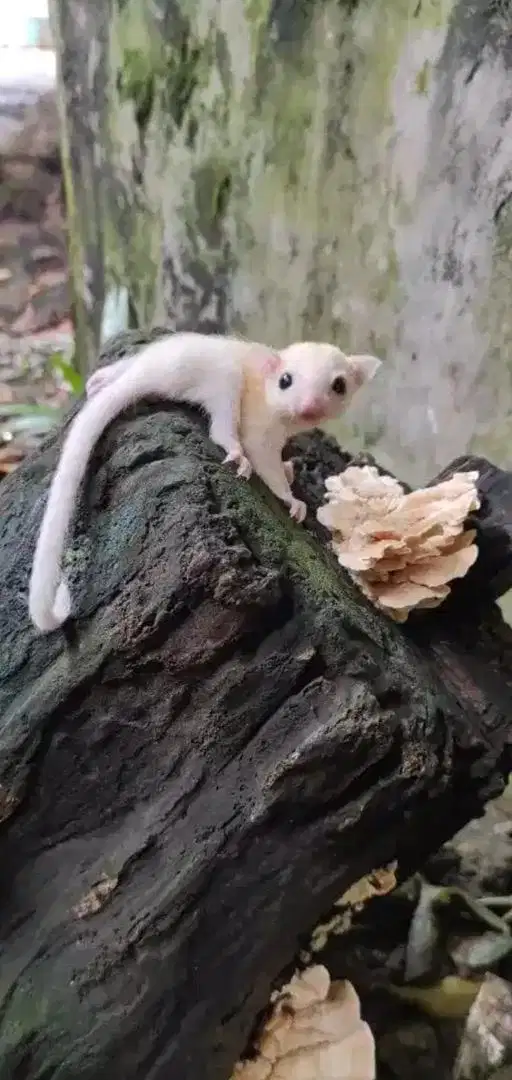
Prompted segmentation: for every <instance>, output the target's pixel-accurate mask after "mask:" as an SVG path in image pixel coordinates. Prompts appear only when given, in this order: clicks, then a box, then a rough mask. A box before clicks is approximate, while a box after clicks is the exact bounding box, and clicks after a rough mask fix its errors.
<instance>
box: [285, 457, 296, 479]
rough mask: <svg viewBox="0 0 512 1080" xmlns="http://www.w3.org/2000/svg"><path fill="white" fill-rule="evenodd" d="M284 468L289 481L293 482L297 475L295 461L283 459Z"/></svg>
mask: <svg viewBox="0 0 512 1080" xmlns="http://www.w3.org/2000/svg"><path fill="white" fill-rule="evenodd" d="M283 468H284V472H285V476H286V479H287V481H288V483H289V484H293V480H294V476H295V467H294V464H293V461H283Z"/></svg>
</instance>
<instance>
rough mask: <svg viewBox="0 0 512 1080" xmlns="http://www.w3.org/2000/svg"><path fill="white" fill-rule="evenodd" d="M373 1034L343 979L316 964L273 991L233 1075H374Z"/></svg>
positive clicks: (303, 1078)
mask: <svg viewBox="0 0 512 1080" xmlns="http://www.w3.org/2000/svg"><path fill="white" fill-rule="evenodd" d="M375 1075H376V1072H375V1040H374V1037H373V1034H372V1032H371V1030H370V1028H369V1026H368V1024H367V1023H366V1022H365V1021H364V1020H362V1019H361V1006H360V1003H359V998H358V996H357V993H356V991H355V990H354V987H353V986H352V984H351V983H350V982H348V981H347V980H340V981H337V980H335V981H333V982H331V978H330V975H329V972H328V971H327V968H325V967H324V966H323V965H322V964H315V965H312V966H311V967H309V968H306V970H305V971H302V972H300V973H298V974H295V975H294V976H293V977H292V979H290V982H289V983H287V984H286V985H285V986H283V987H282V989H281V990H280V991H278V992H276V993H274V994H273V995H272V1008H271V1013H270V1016H269V1017H268V1019H267V1020H266V1022H265V1024H264V1026H263V1030H262V1032H261V1034H260V1036H259V1038H258V1040H257V1043H256V1047H255V1054H254V1056H252V1057H251V1059H248V1060H246V1061H241V1062H238V1063H237V1065H236V1066H235V1070H234V1072H233V1075H232V1077H231V1080H375Z"/></svg>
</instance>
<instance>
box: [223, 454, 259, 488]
mask: <svg viewBox="0 0 512 1080" xmlns="http://www.w3.org/2000/svg"><path fill="white" fill-rule="evenodd" d="M231 462H235V464H236V465H238V469H237V470H236V475H237V476H240V477H241V478H242V479H244V480H248V479H249V477H250V476H251V474H252V465H251V463H250V461H249V458H248V457H246V456H245V454H244V452H243V450H242V447H241V446H237V447H235V448H234V449H233V450H230V451H229V453H228V454H226V457H225V458H224V462H223V464H224V465H229V464H231Z"/></svg>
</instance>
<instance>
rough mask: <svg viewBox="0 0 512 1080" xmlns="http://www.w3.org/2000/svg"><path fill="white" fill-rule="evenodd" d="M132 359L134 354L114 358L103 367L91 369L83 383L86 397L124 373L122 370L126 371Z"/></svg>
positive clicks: (91, 395) (92, 395)
mask: <svg viewBox="0 0 512 1080" xmlns="http://www.w3.org/2000/svg"><path fill="white" fill-rule="evenodd" d="M134 359H135V357H134V356H128V357H125V358H124V359H123V360H116V361H115V363H113V364H105V366H104V367H100V368H98V370H97V371H93V373H92V375H90V376H89V378H88V379H87V382H86V384H85V392H86V394H87V397H88V398H90V397H94V395H95V394H97V393H98V391H99V390H103V388H104V387H105V386H108V385H109V384H110V383H112V382H114V381H115V380H116V379H118V378H119V376H120V375H124V372H125V371H128V368H129V367H130V366H131V364H132V363H133V361H134Z"/></svg>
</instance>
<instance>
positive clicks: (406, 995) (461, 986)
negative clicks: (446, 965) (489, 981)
mask: <svg viewBox="0 0 512 1080" xmlns="http://www.w3.org/2000/svg"><path fill="white" fill-rule="evenodd" d="M480 986H481V982H480V981H478V982H475V981H473V979H461V978H460V976H458V975H446V976H445V978H444V979H441V980H440V982H438V983H435V984H434V986H393V985H392V984H388V986H387V990H388V992H389V993H390V994H392V995H393V997H397V998H401V1000H402V1001H406V1002H408V1003H409V1004H410V1005H416V1006H417V1007H418V1008H419V1009H422V1011H423V1012H426V1013H428V1015H429V1016H434V1017H439V1018H442V1019H445V1020H462V1019H464V1017H466V1016H467V1014H468V1012H469V1010H470V1008H471V1006H472V1004H473V1002H474V1000H475V998H476V996H477V994H478V991H479V989H480Z"/></svg>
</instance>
